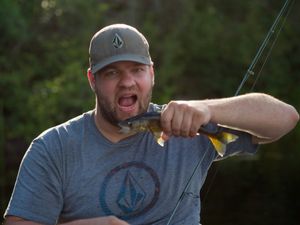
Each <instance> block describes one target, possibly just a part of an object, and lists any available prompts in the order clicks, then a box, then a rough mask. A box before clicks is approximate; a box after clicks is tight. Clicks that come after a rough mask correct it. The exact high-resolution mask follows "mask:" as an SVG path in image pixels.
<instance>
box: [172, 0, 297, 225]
mask: <svg viewBox="0 0 300 225" xmlns="http://www.w3.org/2000/svg"><path fill="white" fill-rule="evenodd" d="M294 1H295V0H286V1H285V3H284V4H283V6H282V7H281V10H280V11H279V13H278V15H277V17H276V19H275V20H274V22H273V24H272V26H271V28H270V29H269V31H268V33H267V35H266V37H265V39H264V40H263V42H262V44H261V45H260V47H259V49H258V51H257V53H256V55H255V57H254V59H253V60H252V62H251V64H250V66H249V68H248V69H247V71H246V73H245V74H244V76H243V79H242V81H241V82H240V84H239V86H238V88H237V90H236V92H235V94H234V96H238V95H239V94H240V92H241V90H242V88H243V86H244V84H245V82H246V81H247V80H248V78H249V77H250V76H254V75H255V72H254V69H255V66H256V64H257V63H258V61H259V60H260V59H261V58H262V55H263V53H264V51H265V49H266V47H267V45H268V44H269V43H271V47H270V49H269V50H268V52H267V54H266V57H265V59H264V60H263V63H262V65H261V67H260V70H259V71H258V73H257V76H256V80H255V81H254V83H253V85H252V87H251V91H252V90H253V89H254V86H255V85H256V83H257V80H258V78H259V76H260V74H261V71H262V69H263V67H264V65H265V64H266V62H267V60H268V58H269V56H270V53H271V51H272V49H273V47H274V44H275V42H276V40H277V38H278V36H279V34H280V32H281V30H282V28H283V26H284V23H285V21H286V18H287V17H288V15H289V13H290V11H291V9H292V6H293V4H294ZM284 14H285V17H284V18H283V15H284ZM280 22H281V24H280ZM276 29H277V30H278V31H277V32H276ZM275 34H276V35H275ZM274 35H275V38H274V39H273V41H272V42H270V40H271V37H273V36H274ZM208 150H209V146H208V147H207V148H206V150H205V152H204V154H203V156H202V157H201V159H200V160H199V161H198V163H197V165H196V166H195V168H194V170H193V172H192V174H191V176H190V177H189V179H188V181H187V183H186V185H185V187H184V189H183V191H182V193H181V194H180V197H179V199H178V201H177V202H176V205H175V207H174V209H173V210H172V213H171V215H170V217H169V219H168V222H167V223H166V225H170V224H171V222H172V220H173V218H174V216H175V213H176V212H177V209H178V207H179V205H180V203H181V202H182V200H183V198H184V195H185V193H186V191H187V190H188V188H189V187H190V185H191V183H192V180H193V178H194V176H195V174H196V171H197V170H198V168H199V166H200V165H201V163H202V161H203V159H204V158H205V156H206V154H207V152H208ZM216 173H217V172H215V175H216ZM215 175H214V176H213V178H212V182H213V179H214V178H215ZM212 182H211V183H212ZM210 186H211V184H210V185H209V187H210ZM208 190H209V189H208ZM207 193H208V191H207ZM207 193H206V194H207Z"/></svg>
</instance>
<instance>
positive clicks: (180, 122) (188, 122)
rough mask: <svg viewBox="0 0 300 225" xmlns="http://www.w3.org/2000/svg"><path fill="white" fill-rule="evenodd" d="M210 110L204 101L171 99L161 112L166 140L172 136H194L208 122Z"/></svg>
mask: <svg viewBox="0 0 300 225" xmlns="http://www.w3.org/2000/svg"><path fill="white" fill-rule="evenodd" d="M209 120H210V112H209V109H208V107H207V106H206V105H205V104H203V103H199V102H198V103H197V104H196V102H189V101H171V102H170V103H169V104H168V105H167V106H166V107H165V108H164V110H163V111H162V113H161V125H162V129H163V137H164V140H166V139H168V138H169V137H170V136H172V135H174V136H182V137H194V136H195V135H197V132H198V130H199V128H200V127H201V126H202V125H204V124H206V123H208V122H209Z"/></svg>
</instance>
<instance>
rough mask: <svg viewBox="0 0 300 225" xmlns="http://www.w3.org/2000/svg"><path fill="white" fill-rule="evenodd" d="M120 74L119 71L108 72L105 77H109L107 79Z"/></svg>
mask: <svg viewBox="0 0 300 225" xmlns="http://www.w3.org/2000/svg"><path fill="white" fill-rule="evenodd" d="M118 74H119V73H118V71H116V70H109V71H106V72H105V73H104V75H105V77H107V78H110V77H115V76H117V75H118Z"/></svg>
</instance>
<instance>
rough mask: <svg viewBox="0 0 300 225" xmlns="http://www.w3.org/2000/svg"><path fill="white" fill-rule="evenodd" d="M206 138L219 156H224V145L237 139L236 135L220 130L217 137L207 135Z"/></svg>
mask: <svg viewBox="0 0 300 225" xmlns="http://www.w3.org/2000/svg"><path fill="white" fill-rule="evenodd" d="M208 138H209V140H210V141H211V143H212V144H213V146H214V148H215V150H216V151H217V152H218V154H219V155H220V156H224V154H225V152H226V145H227V144H229V143H231V142H233V141H235V140H236V139H238V136H237V135H235V134H231V133H228V132H221V133H220V134H219V135H218V137H212V136H208Z"/></svg>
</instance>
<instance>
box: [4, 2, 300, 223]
mask: <svg viewBox="0 0 300 225" xmlns="http://www.w3.org/2000/svg"><path fill="white" fill-rule="evenodd" d="M283 3H284V1H279V0H244V1H240V0H227V1H221V0H164V1H160V0H144V1H140V0H110V1H108V0H107V1H105V0H102V1H101V0H85V1H83V0H73V1H67V0H14V1H11V0H0V33H1V35H0V48H1V49H0V50H1V55H0V97H1V99H0V193H1V196H0V207H1V208H0V213H1V214H2V215H3V213H4V210H5V208H6V206H7V203H8V201H9V197H10V195H11V192H12V189H13V185H14V181H15V178H16V175H17V171H18V167H19V164H20V161H21V159H22V157H23V155H24V153H25V151H26V149H27V147H28V146H29V144H30V142H31V140H32V139H33V138H34V137H36V136H37V135H38V134H40V133H41V132H42V131H43V130H45V129H47V128H49V127H51V126H53V125H56V124H59V123H62V122H64V121H66V120H68V119H70V118H72V117H74V116H76V115H79V114H81V113H83V112H85V111H87V110H90V109H92V108H93V107H94V95H93V93H92V92H91V91H90V88H89V85H88V81H87V79H86V70H87V68H88V66H89V64H88V46H89V41H90V38H91V37H92V35H93V34H94V33H95V32H96V31H98V30H99V29H100V28H102V27H103V26H105V25H109V24H112V23H127V24H130V25H133V26H135V27H137V28H138V29H139V30H140V31H141V32H142V33H144V35H145V36H146V37H147V39H148V41H149V43H150V51H151V55H152V59H153V61H154V63H155V71H156V87H155V90H154V96H153V101H154V102H157V103H166V102H167V101H169V100H170V99H205V98H215V97H227V96H232V95H233V94H234V93H235V91H236V89H237V87H238V85H239V83H240V81H241V79H242V77H243V75H244V73H245V72H246V70H247V68H248V66H249V64H250V63H251V61H252V59H253V57H254V56H255V54H256V52H257V50H258V48H259V45H260V44H261V43H262V41H263V39H264V37H265V35H266V33H267V31H268V30H269V28H270V27H271V25H272V23H273V21H274V20H275V18H276V16H277V14H278V12H279V10H280V8H281V6H282V5H283ZM299 11H300V6H299V2H296V4H294V5H293V7H292V8H291V11H290V14H289V16H288V18H287V19H286V21H285V24H284V26H283V28H282V31H281V33H280V35H279V37H278V39H277V42H276V44H275V46H274V48H273V51H272V53H271V54H270V57H269V60H268V61H267V63H266V64H265V66H264V68H263V70H262V73H261V76H260V78H259V80H258V82H257V84H256V86H255V89H254V91H259V92H265V93H268V94H271V95H274V96H275V97H277V98H279V99H282V100H284V101H286V102H288V103H290V104H292V105H294V106H295V108H296V109H297V110H298V111H299V110H300V100H299V99H300V44H299V36H300V15H299ZM260 65H261V62H260V63H259V64H258V68H257V70H258V69H259V68H260V67H259V66H260ZM255 72H257V71H255ZM253 82H254V79H252V78H250V79H249V80H248V81H247V82H246V85H245V86H244V88H243V90H242V92H241V93H246V92H249V91H250V87H251V85H252V84H253ZM299 148H300V127H299V125H298V126H297V127H296V129H295V130H293V132H291V133H290V134H288V135H287V136H285V137H283V138H282V139H281V140H280V141H278V142H276V143H273V144H269V145H265V146H262V147H261V148H260V151H259V153H258V154H257V155H256V156H254V157H232V158H229V159H227V160H223V161H220V162H216V163H214V165H213V167H212V168H211V170H210V172H209V174H208V179H207V182H206V183H205V186H204V188H203V190H202V192H201V195H202V198H203V204H202V223H203V224H205V225H217V224H223V225H233V224H234V225H253V224H264V225H277V224H278V225H279V224H281V225H282V224H284V225H298V224H300V214H299V212H300V195H299V189H300V175H299V174H300V173H299V172H300V166H299V165H300V164H299V160H300V151H299V150H300V149H299Z"/></svg>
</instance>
